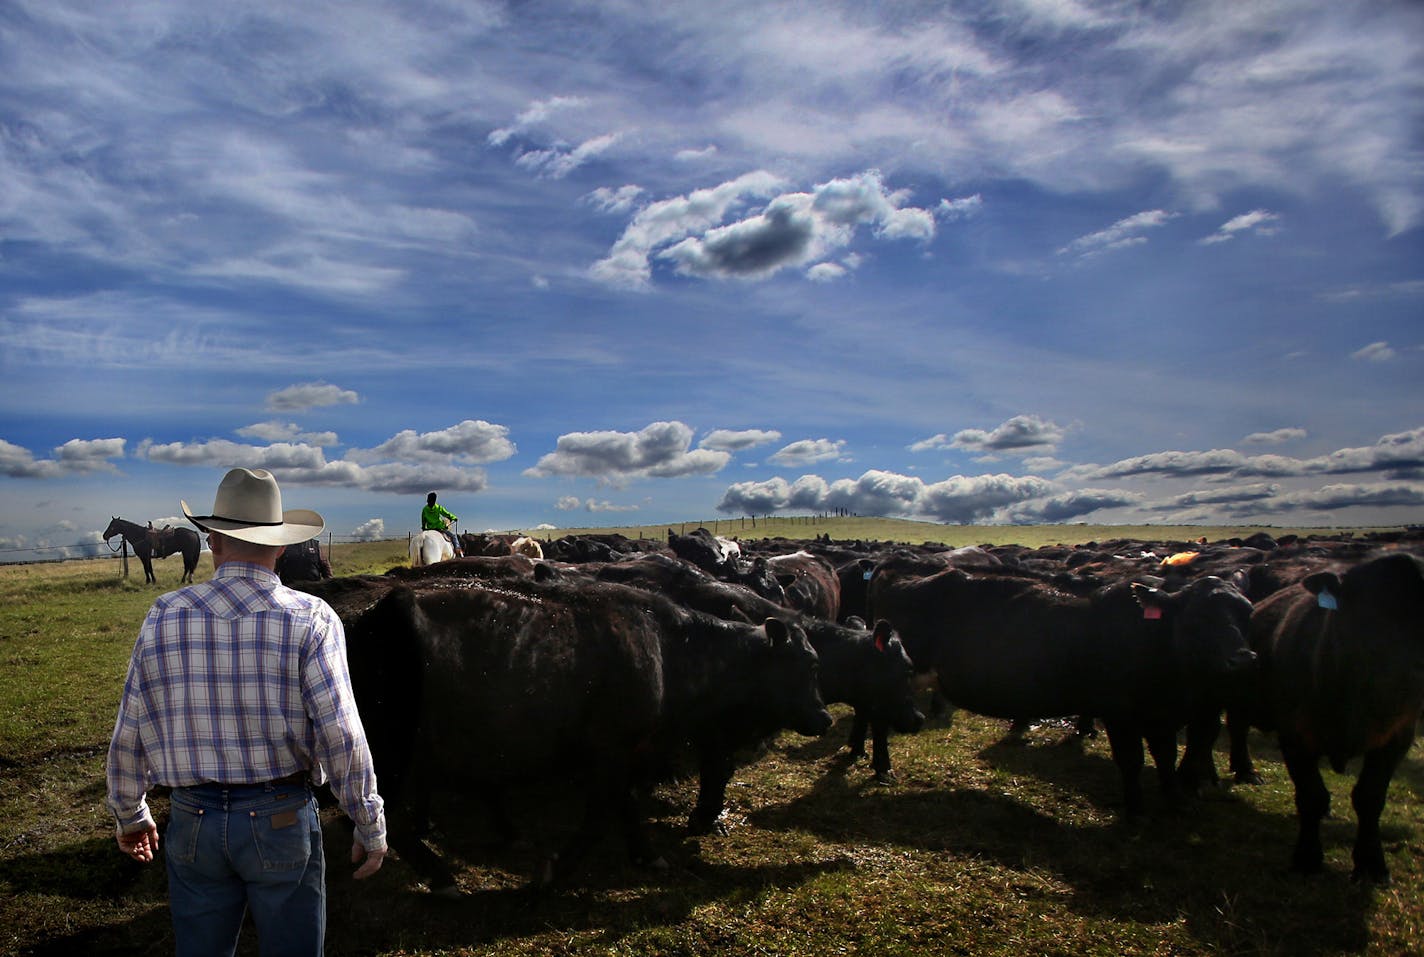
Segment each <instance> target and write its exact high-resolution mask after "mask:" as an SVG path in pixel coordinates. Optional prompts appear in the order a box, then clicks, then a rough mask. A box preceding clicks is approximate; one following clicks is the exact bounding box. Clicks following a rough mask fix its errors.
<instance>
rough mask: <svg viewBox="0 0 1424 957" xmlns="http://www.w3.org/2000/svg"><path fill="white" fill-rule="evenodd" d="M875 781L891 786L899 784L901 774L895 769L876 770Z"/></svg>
mask: <svg viewBox="0 0 1424 957" xmlns="http://www.w3.org/2000/svg"><path fill="white" fill-rule="evenodd" d="M875 783H876V784H883V785H886V786H889V785H891V784H898V783H900V776H899V775H897V774H896V773H895V772H894V771H876V772H875Z"/></svg>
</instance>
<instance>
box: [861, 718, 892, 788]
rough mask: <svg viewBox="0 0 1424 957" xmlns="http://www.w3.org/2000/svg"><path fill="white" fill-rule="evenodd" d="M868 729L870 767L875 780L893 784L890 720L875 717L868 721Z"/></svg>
mask: <svg viewBox="0 0 1424 957" xmlns="http://www.w3.org/2000/svg"><path fill="white" fill-rule="evenodd" d="M870 731H871V739H870V748H871V758H870V768H871V770H872V771H874V772H875V780H876V781H877V782H879V783H880V784H894V783H895V780H896V779H895V771H894V770H893V769H892V768H891V767H890V722H888V721H886V720H885V719H884V718H876V719H875V720H874V721H872V722H870ZM862 753H863V752H862Z"/></svg>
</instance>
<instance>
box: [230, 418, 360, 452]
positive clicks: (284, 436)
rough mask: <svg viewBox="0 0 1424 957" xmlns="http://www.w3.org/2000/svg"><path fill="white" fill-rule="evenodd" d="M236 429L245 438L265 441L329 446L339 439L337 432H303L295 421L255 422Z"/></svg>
mask: <svg viewBox="0 0 1424 957" xmlns="http://www.w3.org/2000/svg"><path fill="white" fill-rule="evenodd" d="M236 431H237V434H238V435H240V436H242V437H243V438H245V439H261V440H262V441H264V442H285V441H295V442H304V443H306V444H307V445H320V446H324V447H329V446H333V445H336V444H337V441H338V440H337V437H336V433H335V432H303V431H302V429H301V426H299V425H297V424H296V423H295V422H275V421H274V422H254V423H253V424H252V425H245V426H243V427H242V428H240V429H237V430H236Z"/></svg>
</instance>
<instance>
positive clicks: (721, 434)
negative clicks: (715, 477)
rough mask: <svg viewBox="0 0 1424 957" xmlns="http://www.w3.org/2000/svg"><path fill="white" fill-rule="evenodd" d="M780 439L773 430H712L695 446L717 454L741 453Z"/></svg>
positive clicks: (778, 433) (777, 433)
mask: <svg viewBox="0 0 1424 957" xmlns="http://www.w3.org/2000/svg"><path fill="white" fill-rule="evenodd" d="M780 438H781V433H780V432H777V431H776V430H774V429H713V430H712V431H711V432H708V433H707V435H706V436H704V437H703V439H702V441H701V442H698V443H697V445H698V447H699V448H704V449H712V450H714V451H718V452H742V451H745V450H746V449H750V448H755V447H756V446H758V445H766V444H767V443H768V442H775V441H776V440H777V439H780Z"/></svg>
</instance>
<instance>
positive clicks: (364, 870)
mask: <svg viewBox="0 0 1424 957" xmlns="http://www.w3.org/2000/svg"><path fill="white" fill-rule="evenodd" d="M363 857H364V858H365V859H366V862H365V863H364V864H362V863H361V858H363ZM385 859H386V849H385V848H381V849H380V850H379V851H368V850H366V848H365V846H364V845H363V844H362V843H361V842H360V841H356V842H354V843H353V844H352V845H351V863H352V864H361V866H360V867H358V868H356V873H355V875H353V876H355V878H356V879H357V880H358V881H359V880H364V879H365V878H367V877H370V876H371V875H372V874H374V873H376V872H377V871H379V870H380V869H381V863H382V862H383V861H384V860H385Z"/></svg>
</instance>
